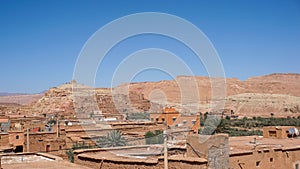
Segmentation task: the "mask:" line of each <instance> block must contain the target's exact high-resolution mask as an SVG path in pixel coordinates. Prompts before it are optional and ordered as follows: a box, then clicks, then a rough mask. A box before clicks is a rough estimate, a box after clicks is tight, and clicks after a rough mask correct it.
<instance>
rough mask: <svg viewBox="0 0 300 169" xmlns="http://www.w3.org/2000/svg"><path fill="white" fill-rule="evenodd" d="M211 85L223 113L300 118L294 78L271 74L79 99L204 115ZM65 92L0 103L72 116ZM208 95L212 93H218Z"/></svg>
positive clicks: (134, 87) (149, 85)
mask: <svg viewBox="0 0 300 169" xmlns="http://www.w3.org/2000/svg"><path fill="white" fill-rule="evenodd" d="M214 80H215V81H216V82H217V83H215V84H216V86H217V88H222V90H224V91H225V93H224V94H225V95H224V98H222V99H223V100H224V102H225V107H224V110H226V111H229V112H234V113H235V114H236V115H242V116H270V114H273V115H275V116H280V117H282V116H283V117H284V116H300V86H299V84H300V74H296V73H287V74H279V73H276V74H270V75H264V76H257V77H251V78H249V79H247V80H244V81H242V80H239V79H237V78H226V79H225V81H226V85H224V86H220V85H219V84H218V80H220V78H209V77H205V76H178V77H176V79H174V80H163V81H159V82H135V83H126V84H122V85H120V86H117V87H115V88H113V90H111V89H109V88H96V89H95V91H96V92H95V93H96V95H95V98H87V97H85V98H80V99H79V100H80V101H82V103H86V105H88V104H89V102H92V101H93V100H92V99H95V100H96V102H97V104H98V107H99V108H100V109H102V110H103V112H106V113H116V112H120V111H123V110H124V111H125V110H126V111H129V110H131V109H130V108H127V107H128V106H129V107H130V106H132V105H133V107H135V108H137V109H138V110H140V111H149V110H150V108H151V105H156V106H157V105H160V106H157V107H164V106H174V107H176V108H177V109H178V110H180V111H182V112H184V111H189V110H187V109H184V108H182V105H183V104H186V105H197V106H198V109H199V111H201V112H206V111H210V110H211V107H213V106H214V104H215V100H214V99H215V98H212V97H211V96H212V87H211V86H212V83H214ZM191 81H193V83H189V82H191ZM218 85H219V86H218ZM126 88H127V89H129V91H128V93H129V95H130V96H129V97H126V94H128V93H126V92H124V90H123V89H126ZM71 89H72V84H71V83H67V84H63V85H61V86H58V87H54V88H51V89H49V90H48V91H47V92H45V94H35V95H20V96H16V95H14V96H0V103H17V104H21V105H23V106H25V107H27V108H26V110H28V112H29V111H30V112H34V113H43V114H44V113H53V112H58V111H64V112H68V113H70V114H74V104H73V101H74V100H73V99H74V98H73V96H72V90H71ZM92 90H94V89H92ZM114 91H116V93H118V94H117V95H115V96H117V97H115V96H114V93H112V92H114ZM125 91H126V90H125ZM214 92H218V89H217V90H215V91H214ZM218 99H219V98H218ZM24 100H25V101H24ZM116 100H117V101H118V100H119V103H118V104H121V106H117V107H121V110H120V108H118V109H117V107H116V106H115V104H116ZM85 107H86V106H85V104H82V105H81V111H90V110H89V109H85ZM198 109H197V110H198ZM21 110H24V109H21ZM102 110H101V111H102ZM121 113H124V112H121Z"/></svg>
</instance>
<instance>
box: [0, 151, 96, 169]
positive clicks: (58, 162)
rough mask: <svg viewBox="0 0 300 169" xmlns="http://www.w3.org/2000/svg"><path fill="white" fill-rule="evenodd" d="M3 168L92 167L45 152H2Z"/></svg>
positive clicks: (87, 168) (83, 168)
mask: <svg viewBox="0 0 300 169" xmlns="http://www.w3.org/2000/svg"><path fill="white" fill-rule="evenodd" d="M1 162H2V168H3V169H20V168H22V169H32V168H34V169H57V168H63V169H90V168H89V167H84V166H81V165H77V164H73V163H70V162H67V161H63V160H62V159H61V158H60V157H57V156H53V155H50V154H45V153H18V154H2V158H1Z"/></svg>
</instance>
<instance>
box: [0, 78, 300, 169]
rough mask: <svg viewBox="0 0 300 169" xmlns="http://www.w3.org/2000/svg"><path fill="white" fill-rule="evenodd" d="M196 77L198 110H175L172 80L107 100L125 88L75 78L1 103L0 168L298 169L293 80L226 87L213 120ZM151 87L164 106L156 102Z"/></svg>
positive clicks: (231, 82)
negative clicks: (199, 96)
mask: <svg viewBox="0 0 300 169" xmlns="http://www.w3.org/2000/svg"><path fill="white" fill-rule="evenodd" d="M178 78H185V79H186V78H192V77H178ZM193 78H194V77H193ZM196 79H197V80H198V85H199V88H200V91H204V92H203V93H204V94H207V97H205V99H203V100H201V102H199V105H200V108H199V111H197V112H192V111H188V109H183V108H182V107H180V104H179V103H178V100H179V99H178V98H177V97H179V96H178V94H179V91H178V90H179V89H178V88H177V86H176V85H175V81H161V82H153V83H152V82H150V83H134V84H127V85H129V86H130V90H129V94H128V95H125V94H122V92H118V93H116V92H113V90H121V89H122V88H123V87H124V85H123V86H119V87H117V88H115V89H110V88H89V87H87V86H84V85H80V84H77V82H76V81H75V80H73V81H72V82H70V83H65V84H62V85H61V86H58V87H53V88H50V89H49V90H48V91H46V92H45V93H42V94H34V95H20V96H1V97H0V99H1V106H0V112H1V116H0V124H1V133H0V151H1V154H0V157H1V167H2V168H4V169H8V168H10V169H11V168H12V169H14V168H19V167H22V168H34V167H32V166H36V167H40V168H51V167H52V168H91V169H99V168H128V169H129V168H149V169H150V168H165V167H168V168H182V169H185V168H205V169H207V168H218V169H219V168H224V169H225V168H226V169H228V168H233V169H238V168H293V169H297V168H299V165H300V162H299V161H300V146H299V143H300V138H298V136H299V126H300V105H299V103H300V102H299V101H300V98H299V96H300V88H299V85H298V84H300V75H297V74H272V75H267V76H265V77H255V78H252V79H249V80H247V81H239V80H237V79H227V96H226V99H225V107H224V109H222V110H221V111H219V112H211V111H210V110H209V105H210V104H213V102H214V101H213V100H211V99H210V98H209V97H208V96H209V93H205V92H207V91H208V90H207V88H208V87H209V81H208V79H207V77H196ZM262 79H263V80H262ZM265 79H267V81H266V80H265ZM285 79H289V80H285ZM257 84H260V85H262V86H266V88H272V89H273V90H272V91H273V92H274V93H272V94H270V93H267V92H266V90H265V89H264V88H257V87H256V86H257ZM157 86H159V87H160V89H161V90H162V91H164V93H166V95H167V96H168V99H169V100H168V102H167V103H165V104H160V103H159V100H155V99H157V98H158V97H159V96H160V95H159V93H157V92H156V93H154V94H153V93H151V91H152V90H153V88H157ZM283 86H285V87H287V88H290V89H291V90H282V87H283ZM141 88H142V89H143V90H140V89H141ZM75 89H76V90H75ZM79 91H80V94H79V95H76V94H74V92H77V93H78V92H79ZM113 93H114V94H113ZM155 94H157V95H156V96H153V95H155ZM151 95H152V96H151ZM91 96H92V97H91ZM151 98H152V100H151ZM153 98H155V99H153ZM75 100H76V103H75ZM92 103H96V105H94V104H92ZM95 107H96V109H94V108H95ZM55 166H56V167H55Z"/></svg>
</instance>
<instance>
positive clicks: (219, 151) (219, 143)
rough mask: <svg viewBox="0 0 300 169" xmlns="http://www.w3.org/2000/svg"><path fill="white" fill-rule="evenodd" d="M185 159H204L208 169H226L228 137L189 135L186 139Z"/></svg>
mask: <svg viewBox="0 0 300 169" xmlns="http://www.w3.org/2000/svg"><path fill="white" fill-rule="evenodd" d="M187 157H202V158H206V159H207V160H208V166H209V168H210V169H228V168H229V146H228V135H226V134H217V135H206V136H204V135H198V134H196V135H189V136H188V138H187Z"/></svg>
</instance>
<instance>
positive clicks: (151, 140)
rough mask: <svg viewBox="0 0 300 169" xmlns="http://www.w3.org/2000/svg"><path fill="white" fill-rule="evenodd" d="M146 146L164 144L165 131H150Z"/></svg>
mask: <svg viewBox="0 0 300 169" xmlns="http://www.w3.org/2000/svg"><path fill="white" fill-rule="evenodd" d="M145 139H146V144H163V143H164V136H163V131H161V130H155V131H154V132H151V131H148V132H147V133H146V134H145Z"/></svg>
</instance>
